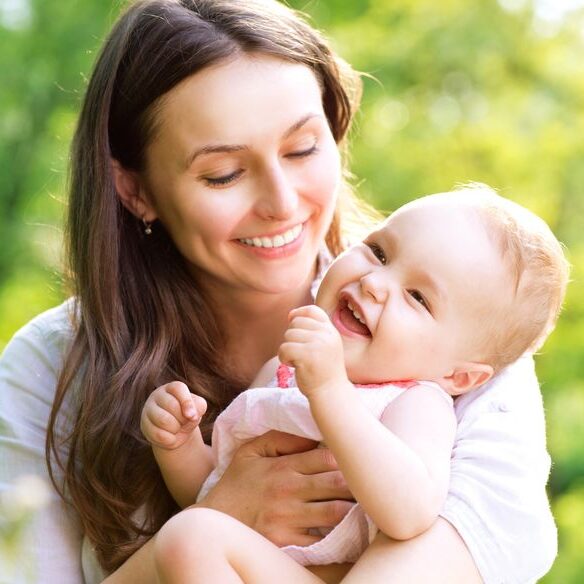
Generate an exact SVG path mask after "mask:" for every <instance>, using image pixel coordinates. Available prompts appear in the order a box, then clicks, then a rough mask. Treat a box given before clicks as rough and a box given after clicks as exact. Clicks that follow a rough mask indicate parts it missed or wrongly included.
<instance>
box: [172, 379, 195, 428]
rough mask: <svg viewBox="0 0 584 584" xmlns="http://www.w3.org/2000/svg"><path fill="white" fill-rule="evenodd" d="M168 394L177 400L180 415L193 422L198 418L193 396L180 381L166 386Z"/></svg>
mask: <svg viewBox="0 0 584 584" xmlns="http://www.w3.org/2000/svg"><path fill="white" fill-rule="evenodd" d="M166 393H167V394H169V395H171V396H173V397H174V398H175V399H176V400H177V402H178V404H179V410H180V413H181V414H182V415H183V416H184V418H185V420H191V419H193V418H195V417H196V416H197V408H196V407H195V404H194V403H193V394H192V393H191V392H190V390H189V388H188V387H187V386H186V385H185V384H184V383H182V382H180V381H173V382H172V383H168V384H167V385H166Z"/></svg>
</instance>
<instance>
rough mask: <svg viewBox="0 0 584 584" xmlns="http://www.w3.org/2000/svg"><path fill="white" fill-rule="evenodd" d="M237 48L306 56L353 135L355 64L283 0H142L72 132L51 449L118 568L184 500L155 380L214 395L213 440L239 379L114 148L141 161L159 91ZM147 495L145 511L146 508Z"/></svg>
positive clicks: (109, 43) (91, 533)
mask: <svg viewBox="0 0 584 584" xmlns="http://www.w3.org/2000/svg"><path fill="white" fill-rule="evenodd" d="M236 52H260V53H264V54H269V55H272V56H276V57H279V58H282V59H286V60H288V61H292V62H297V63H302V64H304V65H306V66H308V67H310V68H311V69H312V70H313V71H314V73H315V75H316V77H317V79H318V81H319V83H320V84H321V87H322V96H323V97H322V99H323V105H324V111H325V113H326V116H327V118H328V122H329V124H330V127H331V130H332V133H333V135H334V137H335V140H336V141H337V143H338V144H339V145H340V146H342V144H343V141H344V138H345V136H346V133H347V131H348V128H349V125H350V121H351V117H352V113H353V110H354V108H355V107H356V105H357V101H358V98H359V95H360V82H359V79H358V77H357V76H356V75H355V74H354V73H353V72H352V70H351V69H350V68H349V67H348V66H347V65H346V64H344V63H343V62H342V61H341V60H339V59H338V58H337V57H336V56H335V55H334V54H333V53H332V52H331V50H330V49H329V47H328V45H327V43H326V41H325V40H324V39H323V38H322V37H321V35H320V34H318V33H317V32H316V31H315V30H314V29H313V28H312V27H311V26H309V25H308V24H307V23H306V22H305V21H304V20H303V18H302V17H301V16H299V15H298V14H297V13H295V12H293V11H292V10H290V9H288V8H287V7H285V6H283V5H282V4H280V3H278V2H276V1H275V0H141V1H138V2H135V3H133V4H131V5H130V7H129V8H128V9H127V11H126V12H125V13H124V14H123V15H122V16H121V17H120V18H119V20H118V21H117V23H116V24H115V25H114V28H113V30H112V32H111V34H110V36H109V38H108V39H107V40H106V42H105V44H104V46H103V48H102V51H101V53H100V55H99V57H98V60H97V63H96V65H95V68H94V71H93V75H92V77H91V79H90V82H89V86H88V88H87V93H86V96H85V100H84V103H83V107H82V111H81V114H80V118H79V122H78V126H77V131H76V134H75V137H74V141H73V145H72V157H71V174H70V202H69V214H68V222H67V252H68V258H69V262H70V263H69V269H70V276H71V282H72V287H73V293H74V296H75V311H74V314H75V322H74V325H75V331H76V335H75V338H74V340H73V342H72V345H71V348H70V351H69V353H68V355H67V356H66V359H65V364H64V367H63V370H62V372H61V375H60V378H59V382H58V386H57V392H56V397H55V402H54V404H53V409H52V414H51V418H50V422H49V429H48V438H47V463H48V464H49V469H50V472H51V473H52V474H51V476H52V477H53V482H54V483H55V486H56V488H57V489H59V491H60V492H61V494H62V495H63V496H64V498H65V499H66V500H68V501H71V502H72V504H73V506H74V507H75V509H76V510H77V511H78V513H79V515H80V517H81V521H82V524H83V529H84V531H85V533H86V535H87V536H88V537H89V539H90V541H91V543H92V544H93V546H94V547H95V549H96V551H97V556H98V559H99V561H100V563H101V564H102V565H103V567H104V568H105V569H106V570H110V571H111V570H114V569H115V568H117V567H118V566H119V565H121V564H122V563H123V561H124V560H125V559H126V558H127V557H128V556H129V555H131V554H132V553H133V552H134V551H135V550H136V549H137V548H138V547H140V545H142V544H143V543H144V540H145V539H146V538H148V537H150V536H152V535H153V534H154V533H155V532H156V531H157V530H158V529H159V528H160V527H161V526H162V524H163V523H164V522H165V521H166V520H167V519H168V518H169V516H170V515H171V514H172V513H173V512H175V511H176V509H177V507H176V505H175V503H174V502H173V500H172V498H171V497H170V495H169V493H168V491H167V489H166V487H165V486H164V483H163V481H162V478H161V476H160V473H159V471H158V469H157V466H156V464H155V461H154V458H153V455H152V452H151V448H150V447H149V444H148V443H147V442H146V441H145V440H144V438H143V436H142V435H141V432H140V426H139V420H140V413H141V409H142V406H143V404H144V402H145V400H146V398H147V397H148V395H149V394H150V392H151V391H152V389H153V388H155V387H156V386H158V385H161V384H162V383H166V382H168V381H170V380H173V379H177V380H182V381H184V382H185V383H187V384H188V385H189V387H191V388H193V389H195V388H196V391H197V392H198V393H199V394H201V395H203V396H204V397H205V398H206V399H207V402H208V404H209V415H208V416H207V417H206V420H205V424H204V427H203V428H202V430H203V434H204V436H205V438H206V439H207V440H208V439H209V436H210V431H211V427H212V423H213V420H214V419H215V417H216V416H217V414H218V413H219V412H220V411H221V410H222V409H223V408H225V406H226V405H227V404H228V403H229V402H230V401H231V400H232V399H233V397H234V396H235V395H236V393H237V392H239V391H240V390H241V389H242V387H241V382H238V380H237V379H232V378H230V377H229V376H228V374H226V372H225V371H224V370H223V369H222V366H221V353H222V351H221V348H222V346H223V339H222V336H221V334H220V331H219V330H218V328H217V326H216V323H215V319H214V317H213V313H212V310H211V308H210V306H209V305H208V303H207V301H206V299H205V298H204V297H203V296H202V294H201V292H200V291H199V290H198V289H197V287H196V286H195V285H194V283H193V280H192V278H191V277H190V276H189V273H188V271H187V269H186V267H185V262H184V260H183V258H182V256H181V255H180V254H179V252H178V251H177V249H176V247H175V246H174V244H173V242H172V241H171V239H170V237H169V236H168V234H167V233H166V232H165V230H164V228H163V226H162V225H159V224H158V223H157V225H156V229H155V230H154V232H153V234H152V235H151V236H149V237H145V236H144V234H143V230H142V229H141V224H140V222H139V220H137V219H136V217H134V216H133V215H132V214H131V213H130V212H128V211H127V210H126V209H125V207H124V206H123V205H121V204H120V200H119V198H118V196H117V194H116V191H115V188H114V182H113V177H112V169H111V159H112V158H114V159H116V160H117V161H119V163H120V164H121V165H122V166H123V167H125V168H127V169H132V170H138V171H139V170H143V167H144V164H145V163H144V160H145V149H146V147H147V145H148V143H149V140H150V139H151V138H152V134H153V131H154V127H155V121H156V114H157V105H158V103H159V98H160V97H161V96H163V95H164V94H165V93H167V92H168V91H169V90H171V89H172V88H173V87H174V86H176V85H177V84H178V83H180V82H181V81H182V80H183V79H185V78H187V77H189V76H190V75H193V74H194V73H196V72H197V71H200V70H201V69H203V68H205V67H208V66H210V65H212V64H214V63H217V62H219V61H221V60H223V59H227V58H228V57H229V56H231V55H234V54H235V53H236ZM345 191H346V189H345ZM345 198H346V192H345ZM341 242H342V238H341V227H340V217H339V213H338V212H337V213H336V216H335V219H334V220H333V223H332V225H331V227H330V230H329V233H328V235H327V244H328V245H329V248H330V249H331V251H332V252H333V253H334V254H336V253H338V252H339V251H340V250H341V247H342V244H341ZM65 397H67V400H68V401H69V402H70V403H72V404H73V408H74V410H73V411H74V412H75V416H76V417H75V419H74V420H73V421H72V426H71V427H72V430H71V432H70V433H69V435H68V436H66V437H65V438H63V437H60V436H59V432H60V431H59V428H60V424H58V420H59V419H60V412H61V411H62V405H63V403H64V399H65ZM63 445H65V446H67V447H68V449H69V454H68V457H67V459H66V460H63V457H62V456H60V450H61V448H62V446H63ZM54 464H58V465H59V466H60V467H61V469H62V470H63V472H64V481H63V484H61V483H60V481H58V480H57V479H56V478H55V477H56V474H54V472H53V471H51V465H54ZM141 507H142V508H143V509H145V514H144V516H142V517H140V518H139V519H138V518H137V517H136V511H137V510H138V509H139V508H141Z"/></svg>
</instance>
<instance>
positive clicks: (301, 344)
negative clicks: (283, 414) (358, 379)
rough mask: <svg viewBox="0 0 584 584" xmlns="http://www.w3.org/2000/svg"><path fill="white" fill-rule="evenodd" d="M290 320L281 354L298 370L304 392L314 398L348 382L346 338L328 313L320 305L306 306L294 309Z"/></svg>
mask: <svg viewBox="0 0 584 584" xmlns="http://www.w3.org/2000/svg"><path fill="white" fill-rule="evenodd" d="M289 319H290V324H289V325H288V330H287V331H286V333H285V335H284V342H283V343H282V345H280V351H279V353H278V356H279V358H280V361H282V363H286V364H287V365H291V366H293V367H294V368H295V369H296V381H297V382H298V387H299V388H300V391H302V393H304V394H305V395H306V396H307V397H310V395H312V394H314V393H315V392H317V391H322V390H323V389H325V388H326V387H330V388H332V389H333V390H334V387H335V386H336V385H338V383H342V382H347V373H346V370H345V364H344V359H343V341H342V339H341V335H340V334H339V331H337V329H336V328H335V327H334V326H333V324H332V323H331V321H330V320H329V317H328V316H327V314H326V312H324V310H322V308H319V307H318V306H314V305H311V306H302V307H300V308H296V309H295V310H292V311H291V312H290V315H289Z"/></svg>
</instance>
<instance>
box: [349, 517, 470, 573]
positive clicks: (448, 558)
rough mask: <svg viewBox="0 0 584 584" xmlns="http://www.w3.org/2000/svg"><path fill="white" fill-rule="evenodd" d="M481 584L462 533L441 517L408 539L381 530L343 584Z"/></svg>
mask: <svg viewBox="0 0 584 584" xmlns="http://www.w3.org/2000/svg"><path fill="white" fill-rule="evenodd" d="M363 582H367V584H376V583H379V584H381V583H385V582H391V583H392V584H411V583H412V582H426V583H431V584H481V583H482V579H481V577H480V575H479V573H478V571H477V569H476V567H475V564H474V561H473V559H472V557H471V555H470V553H469V551H468V549H467V547H466V545H465V544H464V542H463V540H462V538H461V537H460V535H458V532H457V531H456V530H455V529H454V527H452V525H450V523H448V522H447V521H446V520H444V519H442V518H439V519H438V520H437V521H436V523H434V525H433V526H432V527H431V528H430V529H428V531H426V532H424V533H422V534H421V535H419V536H417V537H415V538H413V539H409V540H406V541H396V540H392V539H389V538H388V537H387V536H385V535H384V534H383V533H378V534H377V537H376V538H375V540H374V541H373V543H372V544H371V545H370V546H369V547H368V548H367V549H366V550H365V552H364V553H363V555H362V556H361V557H360V558H359V560H358V561H357V563H356V564H355V566H354V568H353V569H352V570H351V571H350V572H349V574H348V575H347V577H346V578H345V579H344V580H343V584H362V583H363Z"/></svg>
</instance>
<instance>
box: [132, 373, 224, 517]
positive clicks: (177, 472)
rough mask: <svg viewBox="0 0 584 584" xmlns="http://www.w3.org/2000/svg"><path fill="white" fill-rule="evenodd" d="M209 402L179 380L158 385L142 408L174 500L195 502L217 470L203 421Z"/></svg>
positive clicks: (183, 504)
mask: <svg viewBox="0 0 584 584" xmlns="http://www.w3.org/2000/svg"><path fill="white" fill-rule="evenodd" d="M206 409H207V403H206V402H205V400H204V399H203V398H202V397H200V396H196V395H193V394H192V393H191V392H190V391H189V388H188V387H187V386H186V385H185V384H184V383H181V382H179V381H173V382H172V383H167V384H166V385H162V386H160V387H159V388H157V389H155V390H154V391H153V392H152V393H151V394H150V397H149V398H148V399H147V400H146V403H145V404H144V408H143V410H142V418H141V422H140V427H141V429H142V433H143V434H144V436H145V437H146V439H147V440H148V441H149V442H150V443H151V444H152V451H153V452H154V457H155V458H156V462H157V463H158V466H159V467H160V471H161V472H162V476H163V478H164V482H165V483H166V486H167V487H168V490H169V491H170V494H171V495H172V496H173V498H174V500H175V501H176V502H177V503H178V504H179V505H180V506H181V507H183V508H184V507H187V506H189V505H192V504H194V503H195V501H196V498H197V493H198V492H199V489H200V488H201V485H202V484H203V482H204V481H205V479H206V478H207V476H208V475H209V473H210V472H211V471H212V470H213V461H212V455H211V448H210V447H209V446H207V445H206V444H205V443H204V442H203V437H202V435H201V430H200V429H199V422H200V421H201V418H202V417H203V414H204V413H205V411H206Z"/></svg>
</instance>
